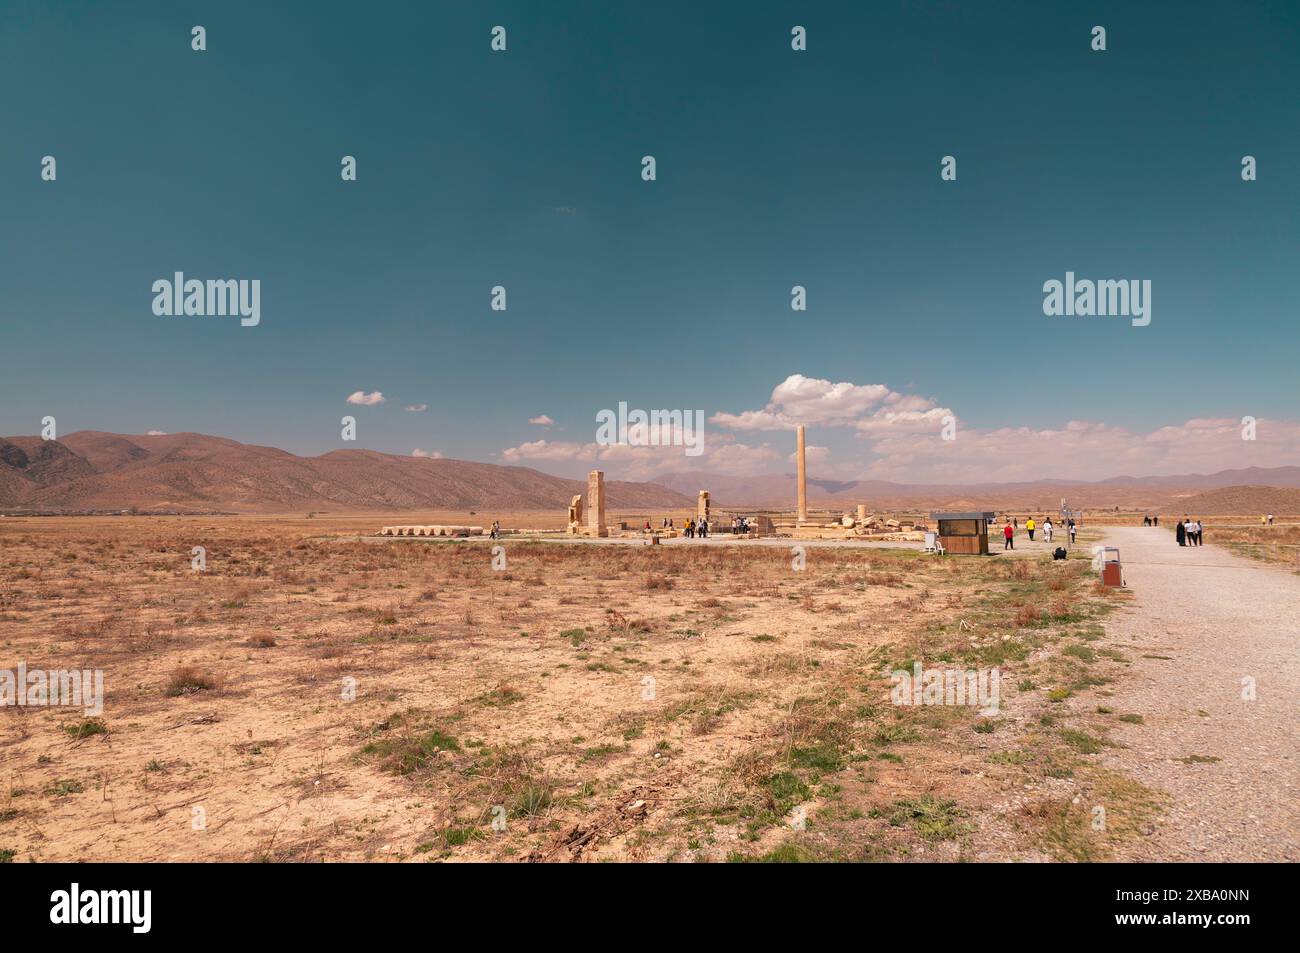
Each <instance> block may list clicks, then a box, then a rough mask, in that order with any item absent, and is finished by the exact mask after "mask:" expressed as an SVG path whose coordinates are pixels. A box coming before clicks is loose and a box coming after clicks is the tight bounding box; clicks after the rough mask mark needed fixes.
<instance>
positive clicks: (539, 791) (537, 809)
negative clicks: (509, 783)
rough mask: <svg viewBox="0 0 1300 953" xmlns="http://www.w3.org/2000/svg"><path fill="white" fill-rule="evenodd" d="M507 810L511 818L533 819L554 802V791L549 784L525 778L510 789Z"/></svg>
mask: <svg viewBox="0 0 1300 953" xmlns="http://www.w3.org/2000/svg"><path fill="white" fill-rule="evenodd" d="M509 794H510V798H509V802H508V805H509V806H508V810H509V813H510V816H511V817H535V816H536V815H538V814H541V813H542V812H543V811H545V810H547V809H548V808H549V807H550V806H551V805H552V804H553V803H554V801H555V789H554V787H552V786H551V785H550V784H549V783H547V782H544V781H538V780H535V779H533V778H527V779H525V780H524V781H522V782H520V783H519V784H517V785H515V786H514V787H512V788H511V790H510V792H509Z"/></svg>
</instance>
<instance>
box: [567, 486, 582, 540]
mask: <svg viewBox="0 0 1300 953" xmlns="http://www.w3.org/2000/svg"><path fill="white" fill-rule="evenodd" d="M568 532H569V535H570V536H577V535H579V534H580V533H581V532H582V494H581V493H575V494H574V496H573V499H572V500H570V501H569V529H568Z"/></svg>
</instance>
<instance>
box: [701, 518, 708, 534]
mask: <svg viewBox="0 0 1300 953" xmlns="http://www.w3.org/2000/svg"><path fill="white" fill-rule="evenodd" d="M708 538H709V520H708V518H707V517H705V518H704V519H702V520H700V539H708Z"/></svg>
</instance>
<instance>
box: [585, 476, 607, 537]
mask: <svg viewBox="0 0 1300 953" xmlns="http://www.w3.org/2000/svg"><path fill="white" fill-rule="evenodd" d="M587 535H588V536H608V535H609V528H608V527H606V526H605V472H604V471H603V470H592V471H591V472H590V473H588V474H587Z"/></svg>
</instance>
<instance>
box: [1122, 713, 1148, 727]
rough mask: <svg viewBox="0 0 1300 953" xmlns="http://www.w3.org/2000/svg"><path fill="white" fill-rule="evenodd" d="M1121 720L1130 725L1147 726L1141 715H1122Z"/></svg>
mask: <svg viewBox="0 0 1300 953" xmlns="http://www.w3.org/2000/svg"><path fill="white" fill-rule="evenodd" d="M1119 720H1120V721H1125V722H1128V723H1129V724H1130V725H1141V724H1145V721H1143V718H1142V716H1141V715H1120V716H1119Z"/></svg>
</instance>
